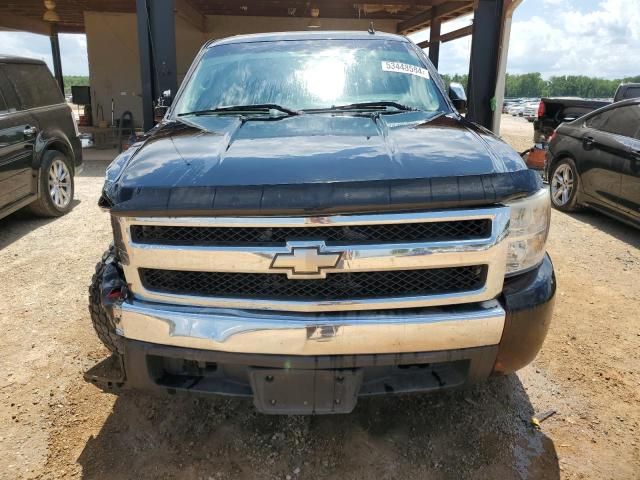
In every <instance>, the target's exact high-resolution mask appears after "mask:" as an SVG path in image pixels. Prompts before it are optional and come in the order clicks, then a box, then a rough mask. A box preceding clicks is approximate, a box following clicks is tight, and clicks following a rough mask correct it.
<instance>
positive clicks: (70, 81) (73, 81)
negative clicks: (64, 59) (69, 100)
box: [62, 75, 89, 95]
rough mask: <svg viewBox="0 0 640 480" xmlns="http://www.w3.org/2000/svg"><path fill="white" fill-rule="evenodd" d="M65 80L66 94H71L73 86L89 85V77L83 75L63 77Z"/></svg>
mask: <svg viewBox="0 0 640 480" xmlns="http://www.w3.org/2000/svg"><path fill="white" fill-rule="evenodd" d="M62 78H63V80H64V94H65V95H70V94H71V87H72V86H78V85H80V86H87V85H89V77H85V76H82V75H63V77H62Z"/></svg>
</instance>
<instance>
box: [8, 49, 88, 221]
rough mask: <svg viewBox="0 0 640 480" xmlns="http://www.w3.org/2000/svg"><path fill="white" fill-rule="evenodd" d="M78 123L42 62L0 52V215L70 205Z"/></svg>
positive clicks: (49, 212) (62, 209) (53, 212)
mask: <svg viewBox="0 0 640 480" xmlns="http://www.w3.org/2000/svg"><path fill="white" fill-rule="evenodd" d="M78 135H79V134H78V128H77V126H76V124H75V121H74V119H73V115H72V112H71V109H70V108H69V106H68V105H67V104H66V103H65V101H64V98H63V96H62V93H61V92H60V88H59V86H58V84H57V83H56V81H55V80H54V79H53V76H52V75H51V73H50V72H49V69H48V68H47V66H46V64H45V63H44V62H41V61H39V60H32V59H28V58H19V57H6V56H0V218H2V217H4V216H6V215H9V214H10V213H12V212H14V211H16V210H18V209H19V208H22V207H25V206H28V207H29V209H30V210H31V211H32V212H34V213H36V214H38V215H42V216H48V217H56V216H59V215H63V214H65V213H66V212H68V211H69V210H70V209H71V202H72V200H73V177H74V175H75V174H76V173H77V172H78V170H79V167H80V166H81V164H82V150H81V144H80V139H79V138H78Z"/></svg>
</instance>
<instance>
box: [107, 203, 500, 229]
mask: <svg viewBox="0 0 640 480" xmlns="http://www.w3.org/2000/svg"><path fill="white" fill-rule="evenodd" d="M500 208H504V207H497V208H495V207H493V208H477V209H468V210H434V211H429V212H411V213H385V214H373V215H329V216H317V217H120V218H121V219H122V221H124V222H125V223H127V224H130V225H162V226H168V225H171V226H177V227H328V226H345V225H385V224H391V223H433V222H445V221H456V220H477V219H482V218H493V217H494V215H495V214H496V211H497V210H499V209H500Z"/></svg>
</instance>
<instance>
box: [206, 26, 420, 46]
mask: <svg viewBox="0 0 640 480" xmlns="http://www.w3.org/2000/svg"><path fill="white" fill-rule="evenodd" d="M287 40H396V41H399V42H409V40H408V39H407V38H406V37H405V36H403V35H397V34H395V33H386V32H376V33H369V32H368V31H366V30H365V31H360V30H353V31H344V30H335V31H312V32H311V31H299V32H272V33H252V34H248V35H235V36H233V37H227V38H222V39H219V40H215V39H214V40H210V41H209V42H208V43H207V44H206V45H205V48H208V47H211V46H214V45H228V44H233V43H253V42H277V41H287Z"/></svg>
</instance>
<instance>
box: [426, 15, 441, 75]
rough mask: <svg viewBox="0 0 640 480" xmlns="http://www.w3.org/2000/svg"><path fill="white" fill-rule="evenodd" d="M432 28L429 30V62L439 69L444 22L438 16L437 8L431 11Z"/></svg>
mask: <svg viewBox="0 0 640 480" xmlns="http://www.w3.org/2000/svg"><path fill="white" fill-rule="evenodd" d="M431 14H432V15H433V16H432V18H431V28H430V29H429V60H431V63H433V66H434V67H436V70H437V69H438V60H439V59H440V27H441V26H442V21H441V20H440V18H439V17H437V16H436V14H437V8H436V7H433V8H432V9H431Z"/></svg>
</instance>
